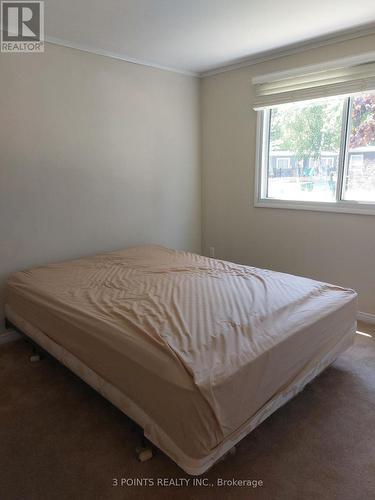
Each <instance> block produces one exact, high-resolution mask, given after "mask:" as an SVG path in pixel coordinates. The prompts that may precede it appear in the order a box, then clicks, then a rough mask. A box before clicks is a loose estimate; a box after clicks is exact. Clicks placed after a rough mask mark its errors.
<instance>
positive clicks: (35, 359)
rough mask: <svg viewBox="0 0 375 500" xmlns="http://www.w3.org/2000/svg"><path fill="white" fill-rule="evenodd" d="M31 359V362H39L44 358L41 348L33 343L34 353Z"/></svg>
mask: <svg viewBox="0 0 375 500" xmlns="http://www.w3.org/2000/svg"><path fill="white" fill-rule="evenodd" d="M29 359H30V363H38V362H39V361H41V360H42V359H43V355H42V353H41V351H39V349H38V348H37V347H35V345H33V353H32V355H31V356H30V358H29Z"/></svg>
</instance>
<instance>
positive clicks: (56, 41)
mask: <svg viewBox="0 0 375 500" xmlns="http://www.w3.org/2000/svg"><path fill="white" fill-rule="evenodd" d="M373 34H375V23H374V24H371V25H366V26H363V27H360V28H355V29H350V30H345V31H341V32H339V33H336V34H332V35H325V36H321V37H318V38H315V39H313V40H307V41H305V42H300V43H295V44H291V45H288V46H285V47H280V48H278V49H273V50H269V51H266V52H262V53H260V54H257V55H254V56H250V57H246V58H243V59H241V60H239V61H237V62H234V63H230V64H226V65H224V66H219V67H217V68H215V69H213V70H209V71H204V72H201V73H195V72H192V71H185V70H181V69H177V68H172V67H169V66H163V65H160V64H157V63H152V62H150V61H145V60H142V59H136V58H133V57H130V56H127V55H126V54H122V53H117V52H110V51H107V50H102V49H99V48H97V47H94V46H92V45H85V44H80V43H76V42H71V41H69V40H63V39H60V38H55V37H50V36H46V37H45V41H46V42H48V43H51V44H53V45H60V46H63V47H68V48H71V49H76V50H81V51H83V52H88V53H91V54H96V55H100V56H104V57H111V58H112V59H119V60H121V61H126V62H129V63H132V64H139V65H141V66H148V67H151V68H156V69H160V70H163V71H170V72H173V73H179V74H182V75H187V76H192V77H199V78H204V77H207V76H212V75H217V74H219V73H224V72H227V71H232V70H235V69H240V68H245V67H247V66H253V65H254V64H259V63H262V62H266V61H272V60H273V59H277V58H279V57H286V56H289V55H293V54H298V53H300V52H304V51H306V50H311V49H315V48H319V47H324V46H328V45H333V44H335V43H340V42H345V41H348V40H353V39H356V38H362V37H365V36H368V35H373Z"/></svg>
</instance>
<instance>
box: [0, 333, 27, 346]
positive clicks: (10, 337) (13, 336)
mask: <svg viewBox="0 0 375 500" xmlns="http://www.w3.org/2000/svg"><path fill="white" fill-rule="evenodd" d="M21 337H22V335H21V334H20V333H18V332H16V331H15V330H6V331H5V332H3V333H0V345H1V344H7V343H8V342H13V341H14V340H18V339H20V338H21Z"/></svg>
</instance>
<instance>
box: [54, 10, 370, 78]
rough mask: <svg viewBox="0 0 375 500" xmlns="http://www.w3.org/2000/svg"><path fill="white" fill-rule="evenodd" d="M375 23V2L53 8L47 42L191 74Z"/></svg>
mask: <svg viewBox="0 0 375 500" xmlns="http://www.w3.org/2000/svg"><path fill="white" fill-rule="evenodd" d="M374 22H375V3H374V0H361V1H360V2H354V1H353V0H350V1H349V0H314V1H313V2H310V1H309V2H307V1H306V0H305V1H303V0H279V1H277V0H261V1H255V0H45V33H46V37H47V40H48V39H50V40H51V41H56V42H58V43H63V44H66V45H71V46H76V47H81V48H86V49H87V50H92V51H94V52H95V51H96V52H99V53H108V54H110V55H115V56H118V57H121V58H123V59H126V60H131V61H135V62H140V63H144V64H149V65H154V66H160V67H165V68H169V69H174V70H177V71H182V72H190V73H202V72H207V71H210V70H213V69H215V68H218V67H221V66H225V65H228V64H232V63H236V62H238V61H241V60H243V59H244V58H248V57H251V56H255V55H257V54H261V53H264V52H267V51H270V50H273V49H277V48H280V47H284V46H288V45H292V44H295V43H301V42H305V41H307V40H311V39H315V38H318V37H322V36H326V35H331V34H334V33H337V32H341V31H343V30H347V29H352V28H356V27H359V26H363V25H370V24H371V23H374Z"/></svg>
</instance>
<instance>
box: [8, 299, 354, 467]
mask: <svg viewBox="0 0 375 500" xmlns="http://www.w3.org/2000/svg"><path fill="white" fill-rule="evenodd" d="M5 315H6V318H7V325H9V326H10V327H12V328H14V329H16V330H17V331H19V332H20V333H21V334H23V335H25V336H26V337H27V339H28V340H29V341H30V342H31V344H32V346H33V349H34V352H33V355H32V356H31V357H30V361H38V360H39V359H40V349H42V350H43V351H46V352H47V353H49V354H51V355H52V356H53V357H54V358H56V359H57V360H58V361H59V362H61V363H62V364H63V365H65V366H66V367H67V368H69V369H70V370H71V371H72V372H73V373H74V374H75V375H77V376H78V377H79V378H81V379H82V380H83V381H84V382H86V383H87V384H88V385H89V386H91V387H92V388H93V389H95V390H96V391H97V392H99V394H101V395H102V396H103V397H104V398H106V399H107V400H108V401H110V402H111V403H112V404H113V405H114V406H116V407H117V408H118V409H119V410H121V411H122V412H123V413H125V415H127V416H128V417H129V418H130V419H131V420H133V421H134V422H136V423H137V425H138V426H139V427H140V428H141V429H143V433H144V436H145V438H147V439H148V440H149V441H150V442H151V443H152V445H154V446H155V447H156V448H159V449H161V450H162V451H163V452H164V453H165V454H166V455H168V456H169V457H170V458H171V459H172V460H173V461H174V462H176V463H177V464H178V465H179V466H180V467H181V468H182V469H183V470H184V471H185V472H187V473H188V474H190V475H201V474H203V473H204V472H206V471H207V470H208V469H210V468H211V467H212V466H213V465H214V464H215V463H216V462H218V461H220V460H221V459H223V458H224V457H225V456H227V455H228V454H230V453H233V452H234V450H235V446H236V444H237V443H238V442H239V441H241V439H243V438H244V437H245V436H246V435H247V434H249V433H250V432H251V431H252V430H254V429H255V428H256V427H257V426H258V425H260V424H261V423H262V422H263V421H264V420H265V419H266V418H268V417H269V416H270V415H271V414H272V413H274V412H275V411H276V410H277V409H278V408H280V407H281V406H283V405H284V404H285V403H287V402H288V401H289V400H290V399H292V398H293V397H294V396H296V395H297V394H298V393H299V392H301V391H302V390H303V388H304V387H305V386H306V385H307V384H308V383H310V382H311V381H312V380H313V379H314V378H315V377H316V376H317V375H319V374H320V373H321V372H322V371H323V370H325V369H326V368H327V367H328V366H329V365H331V364H332V363H333V362H334V361H335V359H336V358H337V356H339V355H340V354H341V353H342V352H344V351H345V350H346V349H347V348H349V347H350V346H351V345H352V344H353V334H354V332H355V329H356V328H355V327H356V325H351V326H350V328H349V329H348V330H347V332H346V333H345V335H343V337H342V338H341V340H340V341H339V342H338V344H337V345H336V347H335V349H333V350H331V351H330V353H329V354H327V355H325V356H324V357H323V358H322V359H320V360H319V362H318V363H312V364H311V366H309V369H308V371H307V372H305V374H304V375H303V376H302V377H299V378H297V379H295V380H293V381H292V382H291V383H290V385H288V386H287V387H285V388H284V390H283V391H282V392H280V393H278V394H277V395H276V396H274V397H273V398H271V399H270V400H269V401H268V402H267V403H266V404H265V405H264V406H263V407H262V408H261V409H260V410H259V411H258V412H257V413H256V414H255V415H253V416H252V417H251V418H250V419H249V420H248V421H246V422H245V424H244V425H242V426H241V427H240V428H239V429H237V431H235V432H234V433H233V434H232V435H231V436H230V437H229V438H227V439H226V440H225V441H223V442H222V443H220V444H219V445H218V446H217V447H216V448H215V449H214V450H213V451H212V453H211V454H210V456H209V457H205V458H204V459H192V458H191V457H188V456H187V455H185V454H184V453H183V452H182V450H180V449H179V448H177V447H176V445H175V444H174V443H173V442H172V441H171V440H170V438H169V437H168V435H167V434H165V433H164V431H163V430H162V429H160V428H157V429H156V431H157V432H156V433H155V428H154V433H153V436H154V437H153V439H151V436H150V435H149V432H148V429H149V428H150V425H152V421H151V420H150V418H149V417H148V415H147V414H146V413H145V412H144V411H143V410H142V408H140V407H139V406H137V405H136V404H135V403H134V402H133V401H131V400H130V399H129V398H128V397H127V396H126V395H125V394H123V393H122V392H121V391H119V390H118V389H117V388H116V387H115V386H113V385H112V384H110V383H109V382H107V381H105V380H104V379H103V378H102V377H100V376H99V375H98V374H97V373H95V372H94V371H93V370H92V369H91V368H89V367H88V366H86V365H85V364H84V363H82V361H80V360H79V359H78V358H77V357H75V356H74V355H73V354H71V353H70V352H68V351H67V350H66V349H64V348H63V347H62V346H60V345H58V344H57V343H56V342H54V341H53V340H52V339H51V338H49V337H48V336H47V335H45V334H44V333H43V332H41V331H40V330H39V329H38V328H36V327H34V326H33V325H31V324H30V323H28V322H27V321H25V320H24V319H23V318H21V317H20V316H19V315H18V314H17V313H15V312H14V311H12V309H11V308H10V307H9V306H6V310H5ZM155 434H156V435H157V436H160V437H162V439H160V442H159V440H158V439H155ZM162 443H163V444H162ZM165 443H167V445H165ZM136 454H137V457H138V459H139V460H140V461H145V460H148V459H150V458H151V457H152V455H153V448H152V446H151V445H150V444H146V445H145V443H144V442H143V443H142V444H141V446H139V447H138V448H137V450H136Z"/></svg>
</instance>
